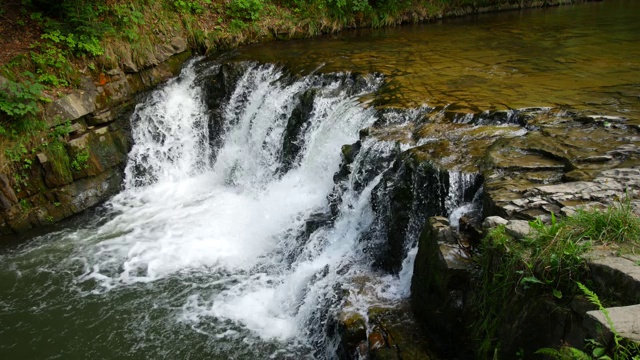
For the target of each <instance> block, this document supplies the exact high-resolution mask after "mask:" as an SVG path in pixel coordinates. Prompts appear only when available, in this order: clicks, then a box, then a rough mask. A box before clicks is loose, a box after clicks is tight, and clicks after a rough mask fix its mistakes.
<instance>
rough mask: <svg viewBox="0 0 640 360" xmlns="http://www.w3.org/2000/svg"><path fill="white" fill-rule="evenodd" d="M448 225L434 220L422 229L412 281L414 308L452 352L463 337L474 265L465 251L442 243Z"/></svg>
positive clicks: (436, 219)
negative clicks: (444, 228) (444, 229)
mask: <svg viewBox="0 0 640 360" xmlns="http://www.w3.org/2000/svg"><path fill="white" fill-rule="evenodd" d="M445 226H447V224H446V223H444V222H442V221H441V219H438V218H437V217H436V218H433V217H432V218H430V219H429V220H428V222H427V224H426V225H425V226H424V229H423V230H422V233H421V235H420V239H419V242H418V253H417V255H416V260H415V265H414V270H413V278H412V280H411V308H412V310H413V312H414V313H415V315H416V318H417V319H418V320H420V321H421V322H423V323H424V324H425V325H426V326H427V327H428V328H429V329H431V331H432V332H434V334H435V336H437V337H438V339H439V340H441V341H442V344H444V345H443V346H444V347H447V348H451V349H453V348H455V346H456V343H457V342H458V341H463V338H464V334H463V333H462V332H460V331H459V329H461V328H463V327H464V325H463V318H464V316H463V313H464V311H465V304H466V301H467V292H468V291H470V290H471V288H470V286H469V285H470V282H471V268H472V266H471V262H470V260H469V258H468V256H467V254H466V253H465V252H464V250H463V249H461V248H460V247H459V246H458V245H457V244H452V243H451V242H448V241H442V240H443V239H442V234H443V232H444V231H443V227H445ZM447 227H448V226H447ZM445 240H446V239H445Z"/></svg>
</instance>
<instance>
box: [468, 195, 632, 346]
mask: <svg viewBox="0 0 640 360" xmlns="http://www.w3.org/2000/svg"><path fill="white" fill-rule="evenodd" d="M530 225H531V227H532V229H533V231H532V233H531V234H530V235H529V236H528V237H526V238H525V239H522V240H517V239H514V238H512V237H511V236H509V235H508V234H507V233H506V231H505V228H504V226H499V227H497V228H495V229H493V230H492V231H490V232H489V233H488V234H487V236H486V237H485V238H484V240H483V242H482V249H481V253H480V255H479V256H478V258H477V261H478V264H479V267H480V269H481V272H480V273H481V278H480V279H479V284H478V291H477V292H476V294H475V297H474V299H473V300H472V302H473V304H474V307H475V309H476V310H477V313H478V314H479V315H478V316H477V318H476V321H475V323H474V325H473V331H474V332H475V337H476V340H477V341H478V342H479V354H480V356H481V357H484V358H487V357H490V354H491V353H492V352H493V350H494V349H496V348H499V347H500V344H499V340H498V339H500V338H501V336H502V335H500V334H499V333H498V331H499V329H500V328H501V327H503V326H504V325H505V324H506V323H508V321H510V320H509V319H510V316H513V315H514V314H517V313H518V312H520V311H524V307H525V306H526V304H530V303H531V302H532V301H534V300H533V299H539V300H541V301H547V302H548V301H551V303H557V304H558V305H563V304H564V305H567V304H568V303H569V302H570V301H571V299H573V295H575V294H578V293H580V291H581V290H580V289H578V288H576V286H575V283H576V282H583V281H584V280H585V279H586V277H587V274H588V267H587V264H586V260H585V259H584V257H583V255H584V253H585V252H587V251H588V250H589V249H590V248H591V246H592V245H593V244H607V243H612V242H616V243H631V244H637V242H638V234H639V231H640V219H638V217H637V216H636V215H635V214H634V213H633V211H632V208H631V206H630V204H629V203H628V202H627V203H624V204H618V205H615V206H612V207H610V208H608V209H606V210H604V211H598V210H589V211H587V210H581V211H578V212H577V213H576V214H575V216H573V217H569V218H565V219H561V220H558V219H556V217H555V216H553V215H552V217H551V221H550V223H549V224H545V223H543V222H542V221H541V220H536V221H532V222H530ZM582 291H584V290H582ZM546 355H551V354H550V353H548V354H546ZM555 355H557V356H574V355H576V354H575V353H573V350H566V349H561V350H558V353H556V354H555ZM629 359H631V358H629Z"/></svg>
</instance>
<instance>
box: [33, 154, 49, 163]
mask: <svg viewBox="0 0 640 360" xmlns="http://www.w3.org/2000/svg"><path fill="white" fill-rule="evenodd" d="M36 157H37V158H38V161H39V162H40V164H43V165H44V164H46V163H47V161H49V158H47V155H45V153H39V154H38V155H36Z"/></svg>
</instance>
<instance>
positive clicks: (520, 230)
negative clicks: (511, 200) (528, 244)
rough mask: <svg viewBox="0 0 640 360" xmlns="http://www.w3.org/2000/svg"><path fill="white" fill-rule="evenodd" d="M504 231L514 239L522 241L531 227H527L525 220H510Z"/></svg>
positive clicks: (527, 223)
mask: <svg viewBox="0 0 640 360" xmlns="http://www.w3.org/2000/svg"><path fill="white" fill-rule="evenodd" d="M505 230H506V231H507V234H509V235H511V236H513V237H514V238H516V239H522V238H524V237H526V236H527V235H529V233H530V232H531V226H529V222H528V221H526V220H510V221H509V222H508V223H507V225H505Z"/></svg>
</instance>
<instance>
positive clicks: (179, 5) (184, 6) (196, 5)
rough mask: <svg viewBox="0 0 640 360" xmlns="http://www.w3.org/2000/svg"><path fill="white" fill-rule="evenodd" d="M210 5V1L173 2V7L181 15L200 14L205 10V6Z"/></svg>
mask: <svg viewBox="0 0 640 360" xmlns="http://www.w3.org/2000/svg"><path fill="white" fill-rule="evenodd" d="M203 3H204V4H205V5H210V4H211V0H202V1H198V0H173V2H172V4H173V7H174V8H175V9H176V10H178V12H180V13H183V14H202V13H203V12H204V10H205V5H203Z"/></svg>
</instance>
